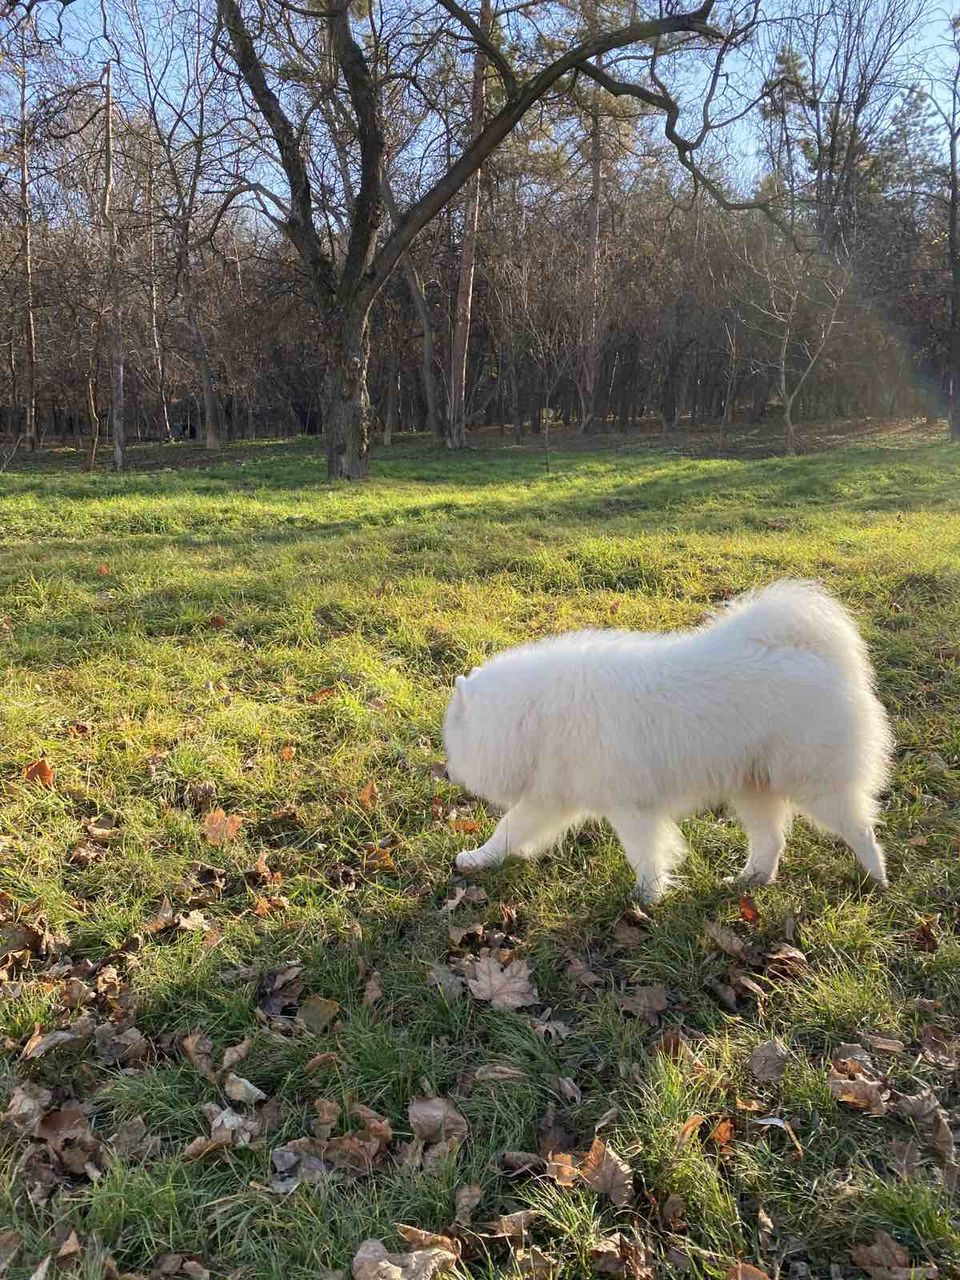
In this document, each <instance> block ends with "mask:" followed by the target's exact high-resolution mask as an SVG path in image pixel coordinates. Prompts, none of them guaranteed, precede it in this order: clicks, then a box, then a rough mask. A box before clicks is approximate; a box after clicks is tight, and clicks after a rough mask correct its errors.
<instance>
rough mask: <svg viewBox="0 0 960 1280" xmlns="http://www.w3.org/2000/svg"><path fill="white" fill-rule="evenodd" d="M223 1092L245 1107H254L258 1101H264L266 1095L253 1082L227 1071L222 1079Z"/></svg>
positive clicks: (231, 1099) (232, 1100)
mask: <svg viewBox="0 0 960 1280" xmlns="http://www.w3.org/2000/svg"><path fill="white" fill-rule="evenodd" d="M223 1092H224V1093H225V1094H226V1095H227V1097H228V1098H229V1099H230V1101H231V1102H242V1103H243V1104H244V1105H245V1106H247V1107H254V1106H256V1104H257V1103H258V1102H265V1101H266V1098H267V1095H266V1094H265V1093H264V1092H263V1090H262V1089H258V1088H257V1086H256V1085H255V1084H251V1083H250V1081H249V1080H245V1079H244V1078H243V1076H237V1075H234V1074H233V1072H232V1071H229V1072H228V1073H227V1075H226V1076H225V1077H224V1080H223Z"/></svg>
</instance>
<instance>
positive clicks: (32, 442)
mask: <svg viewBox="0 0 960 1280" xmlns="http://www.w3.org/2000/svg"><path fill="white" fill-rule="evenodd" d="M22 48H23V56H22V61H21V66H20V232H21V251H22V254H23V336H24V346H25V348H26V360H25V362H24V378H23V403H24V423H23V443H24V445H25V446H26V448H27V449H35V448H36V447H37V332H36V327H35V324H34V306H33V228H32V213H31V209H30V138H29V128H28V125H27V55H26V43H25V41H24V43H23V46H22Z"/></svg>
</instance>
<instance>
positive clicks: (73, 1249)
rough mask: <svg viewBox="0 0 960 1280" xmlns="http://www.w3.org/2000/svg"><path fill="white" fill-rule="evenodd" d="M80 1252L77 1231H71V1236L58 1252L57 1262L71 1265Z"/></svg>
mask: <svg viewBox="0 0 960 1280" xmlns="http://www.w3.org/2000/svg"><path fill="white" fill-rule="evenodd" d="M79 1252H80V1238H79V1236H78V1235H77V1233H76V1231H73V1230H71V1232H70V1234H69V1235H68V1236H67V1238H66V1239H65V1240H64V1242H63V1244H61V1246H60V1248H59V1249H58V1250H57V1262H60V1263H70V1262H72V1261H73V1259H74V1258H76V1256H77V1254H78V1253H79Z"/></svg>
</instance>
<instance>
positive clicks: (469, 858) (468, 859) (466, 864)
mask: <svg viewBox="0 0 960 1280" xmlns="http://www.w3.org/2000/svg"><path fill="white" fill-rule="evenodd" d="M488 865H489V863H488V862H487V856H486V854H485V853H484V851H483V849H465V850H464V851H463V853H458V854H457V861H456V867H457V870H458V871H479V870H480V869H481V868H482V867H486V866H488Z"/></svg>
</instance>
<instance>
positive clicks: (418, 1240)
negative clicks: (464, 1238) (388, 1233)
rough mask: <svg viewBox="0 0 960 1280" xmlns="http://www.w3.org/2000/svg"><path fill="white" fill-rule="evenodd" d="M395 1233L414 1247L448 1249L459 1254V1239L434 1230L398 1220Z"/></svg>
mask: <svg viewBox="0 0 960 1280" xmlns="http://www.w3.org/2000/svg"><path fill="white" fill-rule="evenodd" d="M397 1235H398V1236H399V1237H400V1238H401V1240H405V1241H406V1243H407V1244H409V1245H411V1246H412V1247H413V1248H414V1249H449V1251H450V1252H451V1253H455V1254H456V1255H457V1256H458V1257H459V1256H460V1241H459V1240H452V1239H451V1238H450V1236H444V1235H440V1234H439V1233H438V1232H436V1231H423V1230H422V1229H421V1228H420V1227H410V1226H407V1225H406V1224H405V1223H403V1222H398V1223H397Z"/></svg>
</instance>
